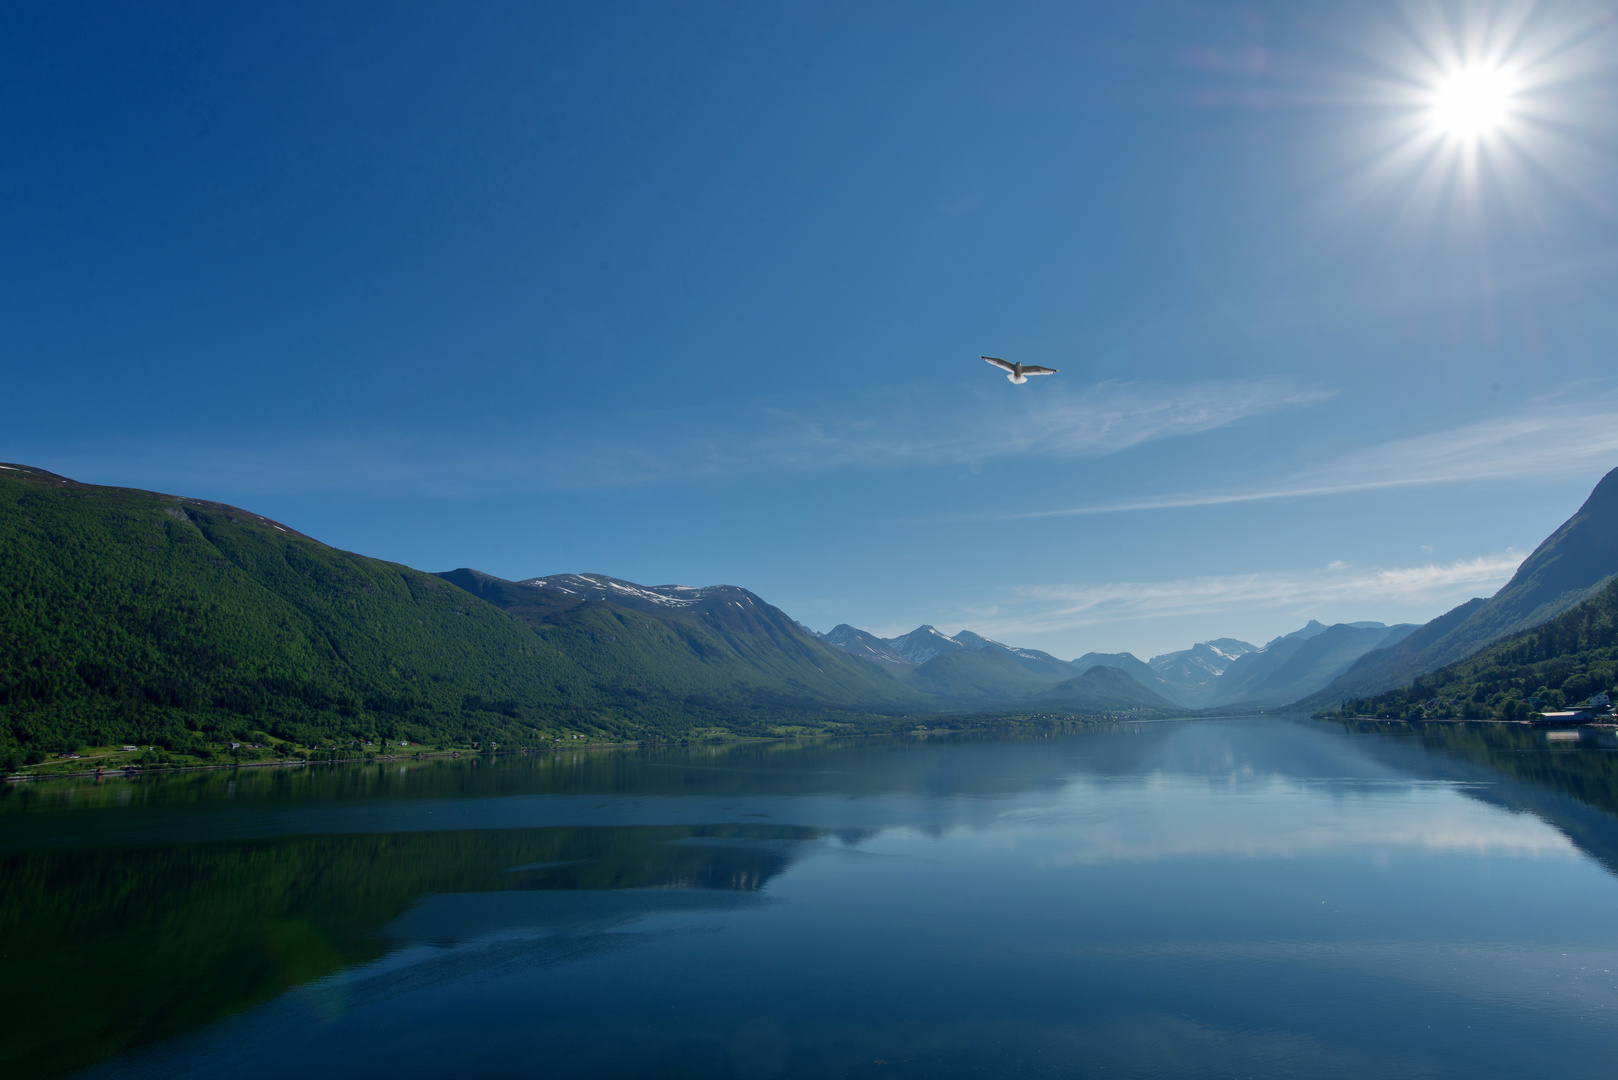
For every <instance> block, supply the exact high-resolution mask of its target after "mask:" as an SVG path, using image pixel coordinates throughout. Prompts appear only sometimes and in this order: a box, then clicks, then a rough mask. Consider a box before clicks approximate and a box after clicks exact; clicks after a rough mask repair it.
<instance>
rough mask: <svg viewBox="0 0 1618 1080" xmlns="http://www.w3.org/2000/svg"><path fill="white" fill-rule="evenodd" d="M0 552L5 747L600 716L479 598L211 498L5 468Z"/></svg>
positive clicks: (437, 729) (572, 669)
mask: <svg viewBox="0 0 1618 1080" xmlns="http://www.w3.org/2000/svg"><path fill="white" fill-rule="evenodd" d="M0 551H3V552H4V558H3V560H0V741H4V742H5V743H7V744H10V745H16V744H18V743H21V744H24V745H29V744H32V745H44V744H50V743H53V742H58V741H65V742H67V743H86V742H87V743H92V744H105V743H109V742H110V743H116V742H121V741H124V740H128V741H130V742H136V743H160V744H163V745H170V746H174V747H175V748H179V749H184V748H186V747H188V746H191V745H195V744H200V742H202V741H203V740H204V739H207V740H209V741H214V740H217V739H220V738H228V737H231V736H241V737H245V736H249V735H250V734H251V733H252V732H253V731H264V732H268V733H270V734H272V735H277V736H279V737H284V738H288V739H293V740H296V741H298V742H303V743H313V742H315V741H317V740H318V741H324V742H329V741H330V740H332V739H333V738H336V737H339V736H350V737H362V738H379V737H392V736H399V737H409V738H415V739H420V740H427V739H429V738H436V737H463V736H464V737H471V738H476V737H477V735H478V734H480V733H481V734H484V735H486V736H489V737H506V738H515V737H517V736H519V735H523V734H528V735H531V734H532V733H533V732H534V731H536V730H538V729H540V728H544V727H551V726H557V725H559V724H561V723H564V722H568V721H580V720H582V721H585V722H587V721H589V720H592V719H596V715H595V713H596V712H599V711H600V709H601V707H602V706H603V704H604V702H602V701H601V699H600V696H599V695H598V694H596V693H595V692H594V690H593V688H592V686H591V680H590V679H589V677H588V675H587V674H586V673H585V672H584V671H583V670H582V669H581V668H580V667H579V666H578V665H577V664H576V663H574V662H573V661H572V660H571V659H570V658H568V657H567V656H566V655H565V654H564V653H562V652H561V651H560V650H559V649H557V648H556V647H555V646H554V645H552V644H551V643H549V642H547V641H545V640H544V639H543V638H540V637H537V636H536V635H534V634H533V633H532V632H531V631H529V630H528V629H527V628H526V627H524V626H523V625H522V624H520V623H518V622H516V621H515V620H513V619H511V618H510V617H509V616H507V615H506V614H505V613H504V612H501V611H499V610H497V609H496V608H494V607H492V606H491V605H489V604H486V603H483V602H481V601H479V600H477V599H476V598H474V597H471V596H469V595H467V594H466V593H465V592H463V591H461V590H459V589H456V588H454V587H452V586H451V585H449V584H448V583H446V582H444V581H441V580H439V579H438V578H436V577H434V576H432V575H430V574H425V573H421V572H419V571H416V570H412V569H410V568H408V567H404V566H398V565H395V564H391V563H385V562H380V561H378V560H375V559H367V558H364V557H362V556H358V555H353V554H350V553H347V552H342V551H338V550H336V549H333V548H330V547H327V546H326V545H324V544H321V543H318V542H317V541H314V540H312V539H310V538H309V537H307V536H303V535H302V534H300V533H297V532H295V531H293V530H291V529H288V528H287V527H285V526H283V525H280V524H278V523H276V522H273V521H270V520H269V519H267V518H263V517H260V516H259V515H257V514H252V513H249V512H247V511H244V510H238V509H236V508H234V507H229V506H224V505H222V504H219V503H210V502H205V501H202V500H197V499H183V498H177V497H174V496H168V495H159V494H156V493H153V492H147V491H138V490H133V489H125V488H108V487H96V486H93V485H88V484H80V483H76V482H74V481H71V480H67V479H65V478H62V477H59V476H55V475H53V474H50V473H46V472H43V471H41V470H34V469H28V468H26V467H24V466H16V465H11V466H7V467H6V468H5V469H3V470H0ZM581 709H582V710H584V712H582V713H581V712H578V711H576V710H581ZM601 719H602V720H605V719H607V718H606V717H601Z"/></svg>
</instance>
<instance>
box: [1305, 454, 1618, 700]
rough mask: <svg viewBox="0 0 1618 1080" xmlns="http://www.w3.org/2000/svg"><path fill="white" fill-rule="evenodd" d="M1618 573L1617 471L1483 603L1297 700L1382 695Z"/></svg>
mask: <svg viewBox="0 0 1618 1080" xmlns="http://www.w3.org/2000/svg"><path fill="white" fill-rule="evenodd" d="M1614 574H1618V469H1613V470H1612V471H1611V472H1609V473H1607V475H1606V476H1604V477H1602V478H1601V482H1600V483H1598V484H1597V485H1596V486H1595V489H1594V490H1593V491H1591V492H1590V497H1589V498H1588V499H1586V500H1585V502H1584V505H1583V506H1581V507H1579V510H1578V512H1577V513H1575V514H1574V515H1573V516H1572V517H1570V518H1568V519H1567V521H1565V522H1563V523H1562V526H1561V528H1559V529H1557V530H1556V531H1555V532H1554V533H1552V534H1551V535H1550V536H1549V537H1547V538H1546V539H1545V542H1544V543H1542V544H1540V545H1539V547H1537V548H1535V549H1534V553H1533V554H1532V555H1530V556H1528V558H1527V559H1526V560H1524V561H1523V564H1522V565H1521V566H1520V567H1518V568H1517V573H1516V574H1515V575H1514V576H1513V577H1512V579H1511V580H1510V581H1508V582H1507V583H1506V585H1505V587H1504V588H1502V589H1501V590H1500V591H1499V592H1497V593H1495V594H1494V595H1493V596H1492V597H1490V598H1489V599H1487V600H1480V599H1473V600H1469V601H1467V602H1466V603H1465V604H1462V605H1461V606H1460V607H1458V608H1455V609H1454V610H1453V611H1450V612H1448V613H1446V614H1444V615H1440V616H1439V617H1438V618H1436V619H1434V620H1433V621H1432V622H1430V623H1428V624H1427V625H1426V626H1424V627H1422V628H1421V629H1420V630H1417V631H1416V632H1415V633H1413V634H1411V635H1410V636H1409V637H1407V638H1405V639H1404V640H1403V641H1400V642H1399V643H1398V644H1396V645H1393V646H1392V647H1390V648H1384V649H1375V650H1373V651H1371V652H1369V653H1366V654H1365V655H1364V656H1363V657H1361V658H1360V659H1359V661H1358V662H1356V663H1355V664H1354V666H1353V667H1351V668H1349V669H1348V670H1347V671H1346V672H1344V673H1343V674H1342V675H1341V676H1339V677H1338V678H1337V679H1336V680H1334V681H1333V682H1332V683H1331V684H1330V685H1328V686H1327V687H1326V688H1325V689H1324V690H1321V691H1319V692H1318V693H1315V694H1311V695H1310V696H1309V697H1307V698H1304V699H1303V700H1302V701H1300V702H1298V705H1299V706H1300V707H1303V708H1321V707H1326V708H1333V707H1335V706H1337V705H1338V704H1339V703H1340V702H1343V701H1346V700H1348V699H1349V698H1363V697H1370V696H1373V695H1376V694H1380V693H1382V692H1383V691H1386V690H1390V689H1392V688H1394V687H1396V686H1400V685H1403V684H1405V683H1408V682H1410V681H1411V680H1412V679H1414V678H1416V677H1417V676H1419V675H1424V674H1426V673H1427V672H1430V671H1436V670H1437V669H1438V668H1441V667H1443V666H1444V665H1446V664H1452V663H1454V662H1456V661H1457V660H1460V659H1462V658H1464V657H1467V656H1471V655H1472V654H1473V653H1475V652H1477V651H1478V650H1479V649H1481V648H1483V647H1484V646H1486V645H1488V644H1489V643H1490V642H1493V641H1498V640H1500V639H1501V638H1503V637H1506V636H1507V635H1511V634H1516V633H1519V632H1521V631H1524V630H1527V629H1528V628H1529V627H1533V626H1538V625H1539V624H1540V623H1543V622H1545V621H1546V620H1547V619H1551V618H1554V617H1555V616H1557V615H1559V614H1560V613H1562V612H1564V611H1566V610H1568V609H1569V608H1571V607H1572V606H1573V605H1574V604H1577V603H1579V602H1580V601H1581V600H1584V599H1585V598H1587V597H1589V596H1592V595H1594V594H1595V593H1596V591H1597V590H1599V589H1600V588H1601V587H1602V586H1603V585H1605V584H1606V583H1607V582H1608V581H1610V580H1611V579H1612V577H1613V575H1614Z"/></svg>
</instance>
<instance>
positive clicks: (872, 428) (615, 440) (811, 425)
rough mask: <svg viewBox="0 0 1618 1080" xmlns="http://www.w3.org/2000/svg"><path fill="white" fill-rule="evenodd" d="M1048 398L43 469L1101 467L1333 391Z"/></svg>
mask: <svg viewBox="0 0 1618 1080" xmlns="http://www.w3.org/2000/svg"><path fill="white" fill-rule="evenodd" d="M994 389H996V390H1000V391H1004V387H1000V386H996V387H995V388H994ZM1039 389H1040V391H1042V392H1040V393H1037V394H1028V393H1012V394H1007V393H1004V392H1001V393H997V394H991V393H988V392H986V391H985V390H984V389H983V388H982V387H981V386H971V387H952V388H945V389H942V390H936V391H933V390H915V389H896V388H874V389H872V390H869V391H867V392H864V393H862V394H859V395H856V396H853V397H849V398H844V399H840V400H831V399H822V400H819V401H814V402H808V403H797V402H787V401H782V400H780V399H768V398H761V399H745V400H739V401H733V402H726V403H720V404H715V405H713V406H709V407H707V408H703V409H697V410H678V411H676V410H669V411H664V412H658V411H642V412H638V413H624V412H620V411H616V410H600V411H598V412H596V413H594V414H593V415H592V414H591V413H590V412H588V411H587V410H585V409H581V410H580V411H579V413H578V414H576V416H575V417H574V418H573V419H572V420H566V419H564V420H563V421H561V422H559V423H554V424H553V425H552V426H550V427H549V428H548V429H547V430H545V431H544V432H543V433H534V432H527V433H513V434H503V435H500V436H492V435H491V436H483V437H473V438H468V437H467V436H466V434H465V433H464V431H457V432H455V433H454V434H443V435H441V436H435V435H434V434H432V433H424V432H421V431H416V432H411V433H400V432H396V431H372V432H369V433H354V432H343V433H332V432H318V433H298V432H285V431H282V432H275V431H268V432H265V431H260V432H251V433H245V432H240V431H233V432H230V433H221V434H219V435H217V436H215V437H212V438H200V439H199V438H196V437H192V438H190V439H186V440H184V441H163V442H157V441H125V442H121V443H119V444H118V445H116V446H102V447H93V448H91V449H89V450H75V451H74V452H72V453H70V454H67V455H49V456H48V460H40V461H38V463H39V464H43V465H46V466H47V467H53V468H56V469H57V470H58V471H65V472H70V473H72V472H73V471H74V470H75V469H77V470H79V471H80V472H85V471H88V472H89V473H90V474H92V475H93V474H94V471H95V464H96V463H97V462H98V461H99V460H104V459H106V458H109V457H115V458H116V459H117V461H118V462H119V463H120V465H122V466H124V467H125V468H129V467H134V468H135V469H138V470H139V471H141V472H142V473H143V474H145V475H156V476H162V477H164V478H165V482H166V483H170V484H191V485H194V486H208V487H212V488H216V489H217V488H227V489H231V490H237V491H242V492H255V493H256V492H309V491H355V490H363V491H387V492H391V493H410V494H426V495H434V496H464V495H488V494H494V493H502V492H513V491H565V490H575V489H582V488H601V487H622V486H632V485H641V484H649V483H664V482H678V481H682V480H691V479H700V478H705V477H724V476H745V475H756V474H761V473H769V472H799V473H803V472H814V471H829V470H838V469H860V470H881V469H896V468H906V467H928V466H947V465H961V464H966V463H970V462H987V461H992V460H995V459H998V458H1005V457H1022V458H1051V459H1087V458H1099V457H1105V456H1107V455H1110V454H1116V453H1120V452H1122V451H1124V450H1128V449H1130V448H1131V447H1135V446H1139V445H1142V444H1145V443H1150V442H1156V441H1160V440H1163V439H1172V438H1179V437H1184V436H1189V435H1195V434H1199V433H1202V432H1207V431H1213V430H1215V429H1218V428H1222V427H1227V426H1229V425H1232V424H1236V423H1239V422H1241V421H1243V420H1247V419H1250V418H1252V417H1257V416H1262V415H1264V414H1267V413H1274V412H1278V411H1281V410H1286V409H1294V408H1299V407H1303V406H1307V405H1311V404H1314V403H1317V402H1320V401H1324V400H1326V399H1327V398H1329V397H1330V396H1331V393H1332V392H1331V391H1327V390H1322V389H1319V388H1315V387H1310V386H1306V385H1304V384H1302V383H1299V382H1297V381H1296V380H1291V379H1283V378H1269V379H1251V380H1226V381H1213V382H1202V383H1176V384H1152V383H1102V384H1098V385H1095V386H1090V387H1086V388H1082V389H1078V390H1065V389H1063V388H1062V387H1061V386H1059V385H1058V386H1041V387H1040V388H1039Z"/></svg>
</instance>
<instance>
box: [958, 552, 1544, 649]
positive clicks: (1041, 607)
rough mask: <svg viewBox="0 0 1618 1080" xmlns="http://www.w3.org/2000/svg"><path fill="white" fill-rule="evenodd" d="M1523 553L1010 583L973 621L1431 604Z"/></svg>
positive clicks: (1007, 630)
mask: <svg viewBox="0 0 1618 1080" xmlns="http://www.w3.org/2000/svg"><path fill="white" fill-rule="evenodd" d="M1525 557H1526V556H1525V555H1524V554H1523V553H1522V552H1519V551H1504V552H1501V553H1499V554H1496V555H1482V556H1479V557H1477V558H1473V559H1460V560H1457V561H1455V562H1450V563H1442V564H1440V563H1429V564H1427V565H1425V566H1409V567H1391V568H1385V567H1366V568H1362V567H1356V566H1354V565H1352V564H1349V563H1344V562H1333V563H1329V564H1327V565H1326V566H1323V567H1321V568H1319V569H1318V570H1304V571H1273V572H1265V573H1254V574H1227V575H1218V576H1210V577H1197V578H1182V579H1179V580H1173V581H1147V582H1139V581H1134V582H1127V581H1126V582H1111V583H1107V584H1099V585H1084V584H1079V585H1028V586H1022V587H1020V588H1017V589H1015V590H1013V593H1012V595H1013V597H1014V599H1013V600H1012V601H1011V602H1010V604H1008V605H1007V606H1009V607H1013V608H1015V607H1022V608H1024V609H1025V610H1024V611H1021V612H1015V611H1012V612H1008V611H1005V610H997V611H995V612H993V613H990V614H991V617H989V618H979V619H978V620H977V621H976V622H975V623H974V625H973V629H976V630H977V631H978V632H979V633H982V634H986V635H987V636H990V637H997V638H1000V639H1002V640H1006V639H1013V638H1016V637H1018V636H1019V635H1021V636H1032V635H1035V634H1048V633H1055V632H1058V631H1063V630H1073V629H1077V628H1080V627H1088V626H1099V625H1104V624H1110V623H1118V622H1128V621H1135V620H1141V619H1176V618H1185V617H1187V616H1191V615H1206V614H1213V613H1220V612H1232V613H1237V612H1251V611H1255V610H1261V609H1276V608H1301V609H1305V610H1307V609H1310V608H1317V607H1324V606H1326V605H1329V604H1338V603H1343V602H1355V603H1358V602H1362V601H1371V600H1380V601H1388V602H1391V603H1395V604H1400V605H1414V606H1432V605H1435V604H1444V603H1451V602H1459V601H1461V600H1464V599H1466V598H1467V597H1469V596H1475V595H1479V594H1483V595H1491V594H1493V593H1494V592H1495V591H1496V590H1498V589H1499V587H1500V586H1501V585H1504V584H1505V583H1506V582H1507V581H1509V580H1510V579H1511V575H1512V574H1514V573H1515V572H1516V570H1517V567H1518V566H1519V565H1521V564H1522V561H1523V559H1524V558H1525Z"/></svg>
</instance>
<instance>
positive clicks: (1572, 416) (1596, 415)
mask: <svg viewBox="0 0 1618 1080" xmlns="http://www.w3.org/2000/svg"><path fill="white" fill-rule="evenodd" d="M1577 393H1578V392H1577V391H1576V390H1564V391H1562V392H1561V393H1559V394H1557V395H1554V396H1547V397H1541V398H1537V399H1534V400H1532V401H1529V402H1526V403H1524V404H1523V405H1522V406H1521V407H1520V408H1519V409H1518V410H1517V411H1515V412H1513V413H1511V414H1510V415H1507V416H1501V417H1498V418H1493V419H1489V420H1482V421H1478V422H1476V423H1472V424H1467V425H1463V426H1461V427H1455V428H1450V429H1448V430H1445V431H1437V432H1432V433H1429V434H1425V435H1416V436H1411V437H1409V438H1404V439H1395V440H1391V441H1389V442H1385V443H1381V444H1379V445H1376V446H1372V447H1368V448H1366V449H1364V450H1359V451H1355V452H1354V453H1351V454H1346V455H1344V456H1343V457H1341V458H1339V459H1338V460H1336V461H1334V462H1331V463H1329V464H1327V465H1324V466H1320V467H1318V468H1314V469H1308V470H1303V471H1299V472H1296V473H1293V474H1290V475H1287V476H1283V477H1279V478H1275V479H1271V480H1268V481H1266V482H1264V483H1261V484H1254V485H1251V486H1247V487H1235V488H1226V489H1218V490H1208V491H1196V492H1181V493H1177V494H1170V495H1162V496H1148V497H1144V498H1139V499H1124V500H1119V501H1114V502H1101V503H1091V504H1085V505H1080V506H1068V507H1056V508H1052V509H1044V510H1029V511H1023V512H1013V513H1007V514H998V515H992V519H993V520H1003V521H1017V520H1031V519H1036V518H1048V517H1073V516H1080V515H1089V514H1117V513H1126V512H1130V511H1139V510H1170V509H1178V508H1183V507H1195V506H1221V505H1227V504H1230V503H1245V502H1259V501H1262V500H1268V499H1295V498H1302V497H1307V496H1315V495H1335V494H1342V493H1346V492H1353V491H1375V490H1379V489H1386V488H1401V487H1419V486H1423V485H1431V484H1446V483H1462V482H1471V481H1479V480H1510V479H1525V478H1530V477H1549V476H1569V475H1573V474H1576V473H1581V472H1587V471H1589V470H1590V469H1591V468H1592V467H1598V466H1599V467H1602V468H1606V467H1610V466H1612V465H1614V464H1618V425H1614V424H1613V423H1612V422H1611V417H1612V415H1613V413H1614V411H1615V410H1618V392H1615V391H1612V390H1601V391H1599V392H1594V393H1583V394H1578V396H1575V394H1577Z"/></svg>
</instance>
